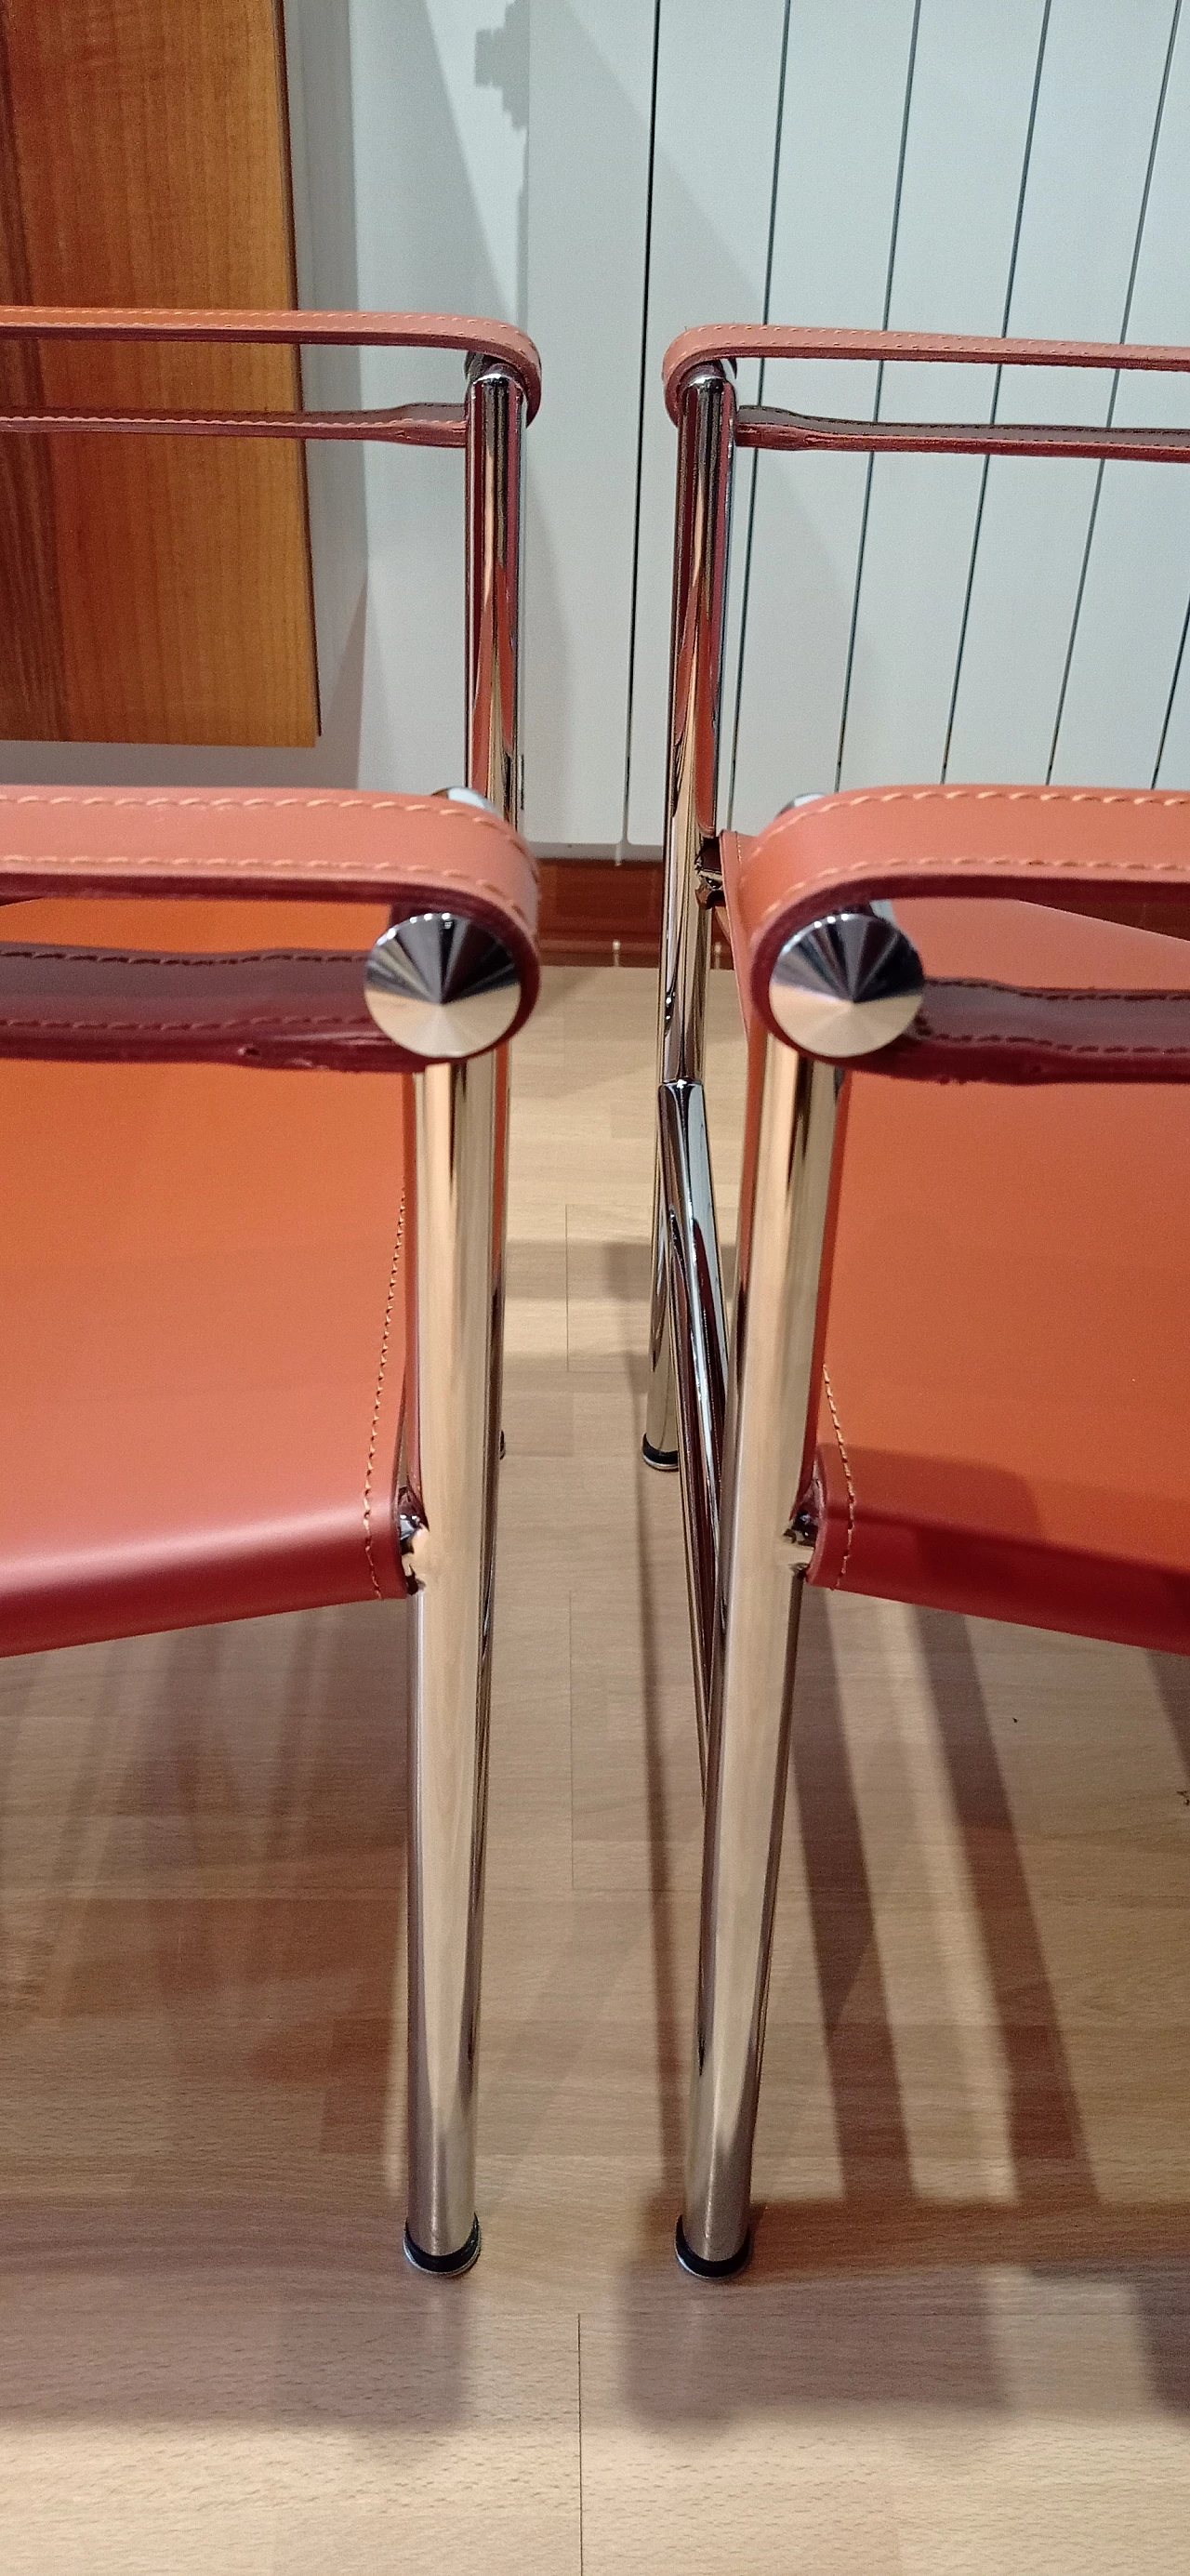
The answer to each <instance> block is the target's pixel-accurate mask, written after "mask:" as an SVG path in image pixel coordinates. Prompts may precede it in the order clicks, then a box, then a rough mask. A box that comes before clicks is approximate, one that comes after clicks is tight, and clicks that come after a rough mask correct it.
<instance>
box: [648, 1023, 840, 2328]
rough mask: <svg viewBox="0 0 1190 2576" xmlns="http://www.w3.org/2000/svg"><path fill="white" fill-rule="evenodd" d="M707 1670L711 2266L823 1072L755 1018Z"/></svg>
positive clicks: (696, 2252)
mask: <svg viewBox="0 0 1190 2576" xmlns="http://www.w3.org/2000/svg"><path fill="white" fill-rule="evenodd" d="M748 1093H749V1100H748V1127H747V1135H746V1141H745V1158H744V1179H743V1185H742V1188H741V1194H740V1232H739V1278H738V1281H737V1287H736V1297H735V1309H734V1317H733V1325H732V1337H731V1350H730V1356H729V1376H728V1389H727V1416H726V1424H725V1431H724V1470H723V1494H722V1500H721V1509H720V1544H719V1615H718V1621H717V1630H716V1637H715V1650H714V1660H713V1664H712V1675H711V1698H710V1711H709V1745H708V1761H707V1791H706V1813H705V1819H704V1840H703V1871H702V1911H701V1924H700V1943H699V1963H698V1988H697V1999H696V2006H695V2029H694V2066H693V2075H692V2082H691V2096H690V2129H689V2143H688V2148H687V2162H686V2196H685V2205H684V2208H683V2212H682V2217H681V2219H680V2221H679V2223H678V2230H677V2251H678V2256H679V2259H680V2260H681V2262H683V2263H684V2264H685V2266H686V2268H687V2269H688V2270H689V2271H692V2272H696V2273H698V2274H700V2275H702V2276H703V2277H704V2278H711V2279H716V2278H720V2277H723V2276H725V2275H727V2274H729V2273H731V2272H735V2271H738V2270H739V2269H740V2268H741V2267H742V2265H743V2264H744V2263H746V2262H747V2260H748V2256H749V2253H750V2251H751V2238H750V2225H749V2221H750V2198H751V2186H752V2142H753V2136H754V2133H755V2128H756V2106H757V2098H758V2094H759V2089H760V2065H761V2053H762V2050H763V2046H764V2023H765V2009H766V2003H767V1997H768V1980H769V1962H770V1955H771V1950H772V1934H773V1912H774V1906H775V1903H776V1894H777V1871H778V1866H779V1862H780V1857H781V1829H782V1823H783V1819H784V1809H785V1784H786V1774H787V1770H788V1763H789V1720H790V1709H791V1703H792V1695H793V1677H794V1662H795V1657H796V1652H797V1632H798V1614H799V1611H800V1608H801V1594H802V1584H803V1581H804V1577H805V1570H806V1567H807V1565H808V1564H809V1562H810V1558H811V1556H812V1554H813V1535H812V1530H811V1529H810V1528H809V1527H808V1526H807V1524H806V1521H805V1520H804V1518H802V1517H801V1516H800V1515H799V1514H798V1509H797V1506H798V1502H799V1499H800V1498H801V1496H802V1495H803V1494H805V1493H806V1492H807V1491H808V1484H809V1476H810V1473H811V1471H812V1466H813V1449H814V1435H815V1429H816V1417H817V1385H818V1373H819V1367H820V1358H819V1353H818V1331H819V1322H818V1319H819V1311H820V1284H821V1280H822V1273H823V1266H824V1265H823V1248H824V1244H825V1242H826V1236H827V1219H828V1210H829V1205H830V1194H831V1174H832V1164H833V1154H834V1141H835V1124H836V1097H837V1078H836V1074H835V1070H834V1067H833V1066H830V1065H826V1064H821V1063H816V1062H813V1061H812V1060H811V1059H810V1058H809V1057H805V1056H799V1055H797V1054H796V1053H795V1052H794V1050H793V1049H792V1048H790V1047H785V1046H783V1045H781V1044H780V1043H779V1042H778V1041H777V1040H775V1039H773V1038H770V1037H767V1036H766V1034H765V1032H764V1031H763V1029H761V1028H759V1027H756V1028H754V1032H753V1038H752V1046H751V1052H750V1059H749V1081H748Z"/></svg>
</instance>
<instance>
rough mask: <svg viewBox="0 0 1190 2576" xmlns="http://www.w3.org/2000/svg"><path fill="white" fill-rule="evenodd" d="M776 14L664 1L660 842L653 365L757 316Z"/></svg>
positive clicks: (652, 697)
mask: <svg viewBox="0 0 1190 2576" xmlns="http://www.w3.org/2000/svg"><path fill="white" fill-rule="evenodd" d="M783 19H784V5H783V0H661V43H660V55H659V63H658V81H657V131H656V152H655V160H654V176H653V242H652V268H651V276H650V291H649V320H648V333H647V347H646V375H645V440H644V455H643V467H642V474H641V507H640V545H639V552H638V558H637V617H636V656H635V684H634V693H633V709H632V740H631V746H630V750H631V793H630V799H629V814H628V837H629V839H630V840H631V841H633V842H636V843H641V842H646V843H648V842H653V843H655V842H658V841H660V839H661V833H662V828H663V819H664V806H665V716H666V697H667V689H668V680H669V615H670V571H671V558H672V547H673V521H674V474H675V468H676V461H677V440H676V435H675V432H674V429H673V425H672V423H671V421H670V419H669V417H668V414H667V412H666V410H665V405H664V401H663V399H662V393H661V360H662V357H663V356H664V353H665V350H666V348H667V347H668V345H669V342H670V341H671V340H672V339H674V338H675V337H676V335H677V333H678V332H679V331H684V330H688V329H690V328H691V327H692V326H693V325H694V324H696V323H699V322H716V321H732V322H755V321H759V319H760V316H761V311H762V306H763V296H764V268H765V255H766V252H767V248H768V226H769V209H770V204H771V199H772V172H773V145H774V139H775V136H774V128H775V119H776V99H777V82H778V74H779V68H780V59H781V31H782V24H783ZM751 372H752V374H753V377H754V373H755V371H754V370H753V371H751ZM741 391H742V394H743V397H744V398H745V399H748V398H749V395H748V388H747V387H746V386H742V387H741Z"/></svg>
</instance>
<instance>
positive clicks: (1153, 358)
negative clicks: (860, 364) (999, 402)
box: [661, 322, 1190, 420]
mask: <svg viewBox="0 0 1190 2576" xmlns="http://www.w3.org/2000/svg"><path fill="white" fill-rule="evenodd" d="M740 358H765V359H769V360H773V359H776V358H835V359H838V358H852V359H856V360H861V361H863V360H866V361H869V362H870V361H875V362H876V363H879V362H880V361H882V360H883V361H884V362H886V363H889V364H891V363H894V362H896V361H898V360H902V359H910V360H913V359H916V360H918V361H919V362H921V363H924V364H926V365H929V366H934V367H936V366H1004V367H1098V368H1109V369H1110V370H1111V371H1112V373H1113V374H1114V373H1115V372H1117V371H1121V372H1123V371H1125V370H1128V371H1140V372H1142V373H1149V374H1153V373H1159V374H1168V375H1180V374H1181V373H1183V372H1184V371H1185V370H1187V369H1190V350H1188V349H1166V348H1160V347H1156V348H1154V347H1146V346H1145V345H1144V344H1143V343H1142V342H1140V341H1137V342H1117V341H1115V340H1001V339H989V338H987V337H986V336H982V337H975V338H972V337H971V336H970V335H969V334H966V333H960V332H954V331H840V330H834V329H820V328H819V327H818V326H817V325H816V324H809V325H804V324H803V325H786V324H785V323H781V322H738V323H722V322H716V323H711V324H708V325H706V326H704V327H703V328H700V329H699V330H697V331H683V333H682V334H681V337H680V338H679V339H677V340H673V341H671V343H670V346H669V348H668V349H667V350H666V352H665V356H664V358H663V359H662V362H661V381H662V384H663V385H664V388H665V400H666V406H667V408H668V411H669V414H670V418H671V420H676V419H677V417H678V407H679V404H680V402H681V398H682V386H683V384H684V382H685V380H686V378H687V377H688V376H689V375H690V373H691V371H692V369H694V368H695V367H700V366H706V365H708V364H709V363H712V362H714V361H716V360H718V361H720V362H722V361H725V360H738V359H740Z"/></svg>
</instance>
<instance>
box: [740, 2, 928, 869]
mask: <svg viewBox="0 0 1190 2576" xmlns="http://www.w3.org/2000/svg"><path fill="white" fill-rule="evenodd" d="M912 27H913V0H888V5H886V6H885V7H883V8H881V9H879V10H873V9H871V8H870V7H869V5H868V0H805V5H804V6H800V7H797V8H795V10H794V13H793V18H792V21H791V27H790V43H789V61H788V66H787V70H786V84H785V117H784V129H783V134H782V141H781V170H780V185H779V188H778V194H777V230H776V240H775V246H774V260H773V286H772V304H771V317H770V318H771V319H772V320H773V321H774V322H790V323H799V322H821V323H837V324H839V325H848V326H852V327H855V328H859V327H861V326H863V325H879V322H880V319H881V315H882V312H883V308H884V291H885V281H886V276H887V271H888V251H889V236H890V230H891V225H892V219H893V206H894V200H895V194H896V178H897V163H898V155H899V149H900V137H901V120H902V111H903V105H904V94H905V80H906V72H907V67H908V59H909V46H910V39H911V33H912ZM875 385H876V372H875V369H874V368H867V367H855V366H817V365H816V366H810V367H798V368H782V367H770V368H769V370H768V372H767V376H766V382H765V400H766V402H774V403H785V404H789V405H791V406H793V407H797V408H802V409H805V410H808V411H809V410H817V411H824V412H843V413H851V414H862V413H864V412H867V413H868V414H870V413H871V409H872V402H873V399H874V395H875ZM865 472H866V467H865V461H864V459H863V458H862V457H854V458H852V457H844V458H838V457H832V456H765V457H761V459H760V460H759V473H758V476H757V487H756V517H755V531H754V539H753V551H752V581H751V594H750V599H749V606H748V626H747V635H746V638H745V659H744V686H743V701H742V708H741V721H740V730H739V741H738V757H737V769H736V795H735V808H734V819H735V821H736V823H737V825H738V826H739V827H740V828H741V829H743V830H746V831H753V830H757V829H758V828H759V826H760V825H761V824H762V823H763V822H765V821H767V820H768V819H769V817H770V816H771V815H772V814H774V813H775V812H776V810H777V808H778V807H779V806H780V805H783V804H785V803H787V801H788V800H789V798H790V797H792V796H796V795H801V794H803V793H808V792H810V791H811V790H822V789H826V788H831V787H833V786H834V783H835V756H836V751H837V746H838V737H839V714H840V709H841V705H842V697H843V674H844V670H845V667H846V660H847V638H848V633H849V630H850V624H851V601H852V592H853V587H854V580H855V561H856V546H857V542H858V536H859V524H860V517H861V513H862V509H863V496H864V480H865ZM750 474H751V466H750V464H745V465H744V466H743V467H742V469H741V473H740V490H741V498H742V497H743V494H744V492H745V490H746V484H747V479H748V477H749V476H750ZM741 519H742V513H741ZM741 533H742V531H741Z"/></svg>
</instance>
